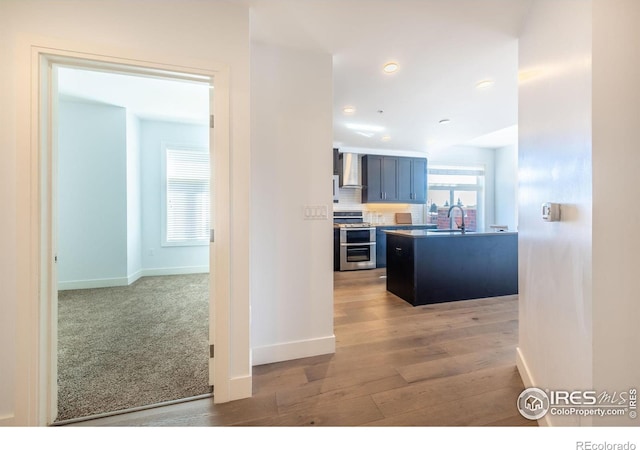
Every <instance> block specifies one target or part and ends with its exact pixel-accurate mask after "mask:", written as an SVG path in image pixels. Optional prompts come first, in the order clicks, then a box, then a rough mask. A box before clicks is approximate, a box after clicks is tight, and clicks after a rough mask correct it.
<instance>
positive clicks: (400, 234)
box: [386, 230, 518, 306]
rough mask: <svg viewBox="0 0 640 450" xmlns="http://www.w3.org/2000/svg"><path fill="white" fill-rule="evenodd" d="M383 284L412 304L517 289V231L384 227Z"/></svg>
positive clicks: (482, 296)
mask: <svg viewBox="0 0 640 450" xmlns="http://www.w3.org/2000/svg"><path fill="white" fill-rule="evenodd" d="M386 233H387V290H388V291H389V292H391V293H393V294H395V295H397V296H398V297H400V298H402V299H403V300H406V301H407V302H409V303H411V304H412V305H413V306H418V305H428V304H432V303H443V302H452V301H456V300H470V299H474V298H486V297H499V296H504V295H513V294H517V293H518V234H517V233H512V232H493V233H475V232H473V233H471V232H470V233H466V234H461V233H459V232H453V233H442V232H435V231H427V230H414V231H404V230H402V231H400V230H399V231H387V232H386Z"/></svg>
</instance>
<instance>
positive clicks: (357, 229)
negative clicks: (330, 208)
mask: <svg viewBox="0 0 640 450" xmlns="http://www.w3.org/2000/svg"><path fill="white" fill-rule="evenodd" d="M333 224H334V226H336V227H338V228H339V229H340V232H339V235H340V271H347V270H362V269H375V268H376V227H374V226H372V225H371V224H370V223H367V222H365V221H364V216H363V214H362V211H334V213H333Z"/></svg>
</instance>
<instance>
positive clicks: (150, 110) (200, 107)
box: [58, 67, 209, 124]
mask: <svg viewBox="0 0 640 450" xmlns="http://www.w3.org/2000/svg"><path fill="white" fill-rule="evenodd" d="M58 93H59V95H60V98H62V99H67V100H76V101H83V102H93V103H101V104H107V105H114V106H120V107H123V108H127V109H128V110H129V111H130V112H131V113H133V114H135V115H136V116H138V117H140V118H141V119H147V120H164V121H171V122H182V123H195V124H207V123H208V122H209V85H208V84H205V83H197V82H193V81H177V80H168V79H163V78H153V77H145V76H140V75H138V76H134V75H124V74H118V73H112V72H101V71H96V70H84V69H76V68H67V67H60V68H59V69H58Z"/></svg>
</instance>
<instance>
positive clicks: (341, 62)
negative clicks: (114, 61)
mask: <svg viewBox="0 0 640 450" xmlns="http://www.w3.org/2000/svg"><path fill="white" fill-rule="evenodd" d="M234 1H243V2H244V3H245V4H248V5H249V6H250V7H251V33H252V36H251V38H252V40H254V41H259V42H267V43H271V44H276V45H283V46H289V47H296V48H305V49H310V50H315V51H320V52H325V53H329V54H331V55H333V73H334V76H333V81H334V86H333V90H334V99H333V105H334V121H333V133H334V136H333V137H334V146H338V147H341V148H344V147H360V148H374V149H388V150H406V151H419V152H427V153H429V152H431V151H436V150H442V149H444V148H447V147H450V146H454V145H475V146H481V147H494V148H497V147H501V146H505V145H509V144H514V143H516V142H517V106H518V103H517V70H518V68H517V66H518V53H517V49H518V41H517V36H518V34H519V30H520V27H521V23H522V21H523V18H524V16H525V14H526V12H527V10H528V6H529V4H530V0H234ZM389 61H394V62H397V63H398V64H399V70H398V71H396V72H395V73H392V74H386V73H384V72H383V70H382V67H383V65H384V64H385V63H386V62H389ZM481 80H492V81H493V85H491V86H490V87H488V88H484V89H480V88H477V87H476V84H477V83H478V82H479V81H481ZM59 91H60V93H61V95H62V96H65V97H68V98H69V97H70V98H82V99H85V101H86V100H89V101H94V102H100V103H107V104H115V105H119V106H123V107H124V106H126V107H128V108H129V109H130V110H132V111H133V112H134V113H135V114H137V115H139V116H140V117H142V118H148V119H157V120H177V121H182V122H193V123H206V121H207V118H208V115H209V113H208V95H204V92H208V87H207V86H206V85H204V84H198V83H190V82H178V81H168V80H162V79H155V78H140V77H132V76H127V75H118V74H108V73H103V72H95V71H84V70H82V71H81V70H75V69H74V70H72V69H61V70H60V75H59ZM346 106H351V107H353V108H355V112H353V113H350V114H346V113H344V112H343V108H344V107H346ZM443 119H448V120H449V122H448V123H446V124H441V123H440V121H441V120H443ZM383 137H384V140H383Z"/></svg>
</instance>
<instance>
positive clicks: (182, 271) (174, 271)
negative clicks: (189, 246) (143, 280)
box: [141, 266, 209, 277]
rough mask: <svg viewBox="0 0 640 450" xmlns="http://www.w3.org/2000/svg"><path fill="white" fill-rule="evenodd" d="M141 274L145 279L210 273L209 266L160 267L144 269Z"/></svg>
mask: <svg viewBox="0 0 640 450" xmlns="http://www.w3.org/2000/svg"><path fill="white" fill-rule="evenodd" d="M141 272H142V276H143V277H157V276H161V275H189V274H191V273H208V272H209V266H185V267H159V268H156V269H142V270H141Z"/></svg>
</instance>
